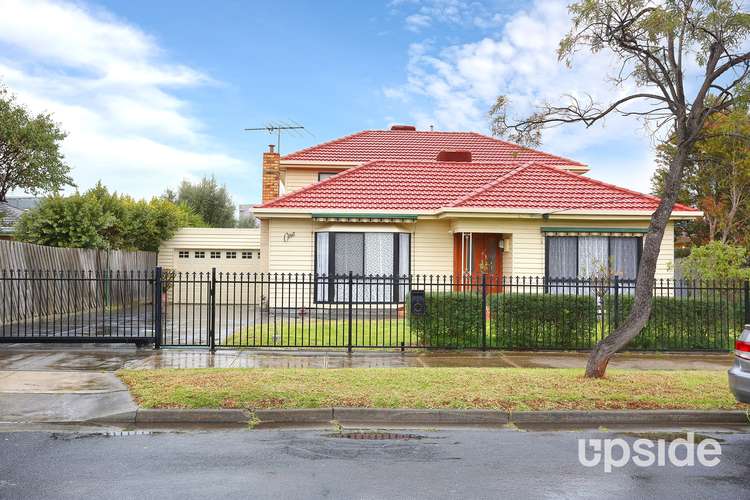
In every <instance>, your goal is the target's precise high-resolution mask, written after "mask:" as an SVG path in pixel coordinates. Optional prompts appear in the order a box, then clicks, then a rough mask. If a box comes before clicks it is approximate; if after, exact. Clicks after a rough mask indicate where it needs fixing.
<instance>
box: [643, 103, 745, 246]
mask: <svg viewBox="0 0 750 500" xmlns="http://www.w3.org/2000/svg"><path fill="white" fill-rule="evenodd" d="M675 149H676V147H675V144H674V141H670V142H667V143H665V144H662V145H660V146H659V148H658V161H659V167H658V168H657V170H656V172H655V173H654V177H653V178H652V184H653V190H654V193H655V194H658V195H661V194H662V193H663V190H664V181H665V179H666V175H667V172H668V170H669V162H670V160H671V158H672V156H673V155H674V152H675ZM678 200H679V201H680V202H682V203H687V204H690V205H693V206H697V207H699V208H700V209H701V210H703V212H704V214H705V215H704V217H703V218H702V219H701V220H698V221H696V222H695V223H693V224H691V225H690V226H689V231H690V233H691V234H692V237H693V239H694V240H696V241H697V242H699V243H702V242H705V241H713V240H719V241H722V242H724V243H729V242H733V243H737V244H745V245H747V244H748V243H750V114H748V107H747V105H746V104H745V103H742V104H741V105H739V106H736V107H735V108H734V109H732V110H730V111H726V112H722V113H717V114H714V115H712V116H711V117H709V118H708V119H707V121H706V124H705V125H704V132H703V134H702V137H701V139H700V140H699V141H697V142H696V144H695V148H694V149H693V151H692V153H691V154H690V156H689V157H688V161H687V163H686V168H685V173H684V181H683V184H682V189H681V190H680V192H679V195H678Z"/></svg>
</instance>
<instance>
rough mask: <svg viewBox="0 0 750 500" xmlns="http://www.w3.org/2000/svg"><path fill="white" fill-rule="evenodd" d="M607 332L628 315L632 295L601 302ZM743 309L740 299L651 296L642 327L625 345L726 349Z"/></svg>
mask: <svg viewBox="0 0 750 500" xmlns="http://www.w3.org/2000/svg"><path fill="white" fill-rule="evenodd" d="M604 303H605V309H606V316H607V333H609V332H610V331H613V330H614V328H615V327H616V326H617V324H621V323H622V322H623V321H624V320H625V318H627V316H628V314H629V313H630V309H631V307H632V306H633V297H632V296H624V297H623V296H621V297H619V298H618V308H617V314H616V315H615V308H614V296H612V295H610V296H608V297H607V298H606V299H605V302H604ZM743 313H744V306H743V303H742V300H741V298H740V297H737V299H735V300H730V299H728V298H726V297H721V296H718V295H717V296H715V297H700V296H698V297H685V298H680V297H655V298H654V302H653V307H652V309H651V317H650V318H649V320H648V323H646V327H645V328H644V329H643V331H641V333H640V334H639V335H638V336H637V337H636V338H635V339H633V340H632V341H631V342H630V344H629V345H628V348H629V349H653V350H686V349H705V350H716V349H721V350H724V349H726V350H729V349H731V348H732V347H733V346H734V340H735V338H736V336H737V335H738V334H739V333H740V332H741V331H742V326H743Z"/></svg>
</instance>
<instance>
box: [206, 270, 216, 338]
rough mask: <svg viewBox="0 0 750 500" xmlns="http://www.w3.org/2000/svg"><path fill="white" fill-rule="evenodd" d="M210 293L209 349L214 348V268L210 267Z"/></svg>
mask: <svg viewBox="0 0 750 500" xmlns="http://www.w3.org/2000/svg"><path fill="white" fill-rule="evenodd" d="M209 294H210V295H211V301H210V302H211V306H210V318H211V319H210V323H209V324H208V348H209V349H210V350H211V351H215V350H216V268H215V267H212V268H211V286H210V288H209Z"/></svg>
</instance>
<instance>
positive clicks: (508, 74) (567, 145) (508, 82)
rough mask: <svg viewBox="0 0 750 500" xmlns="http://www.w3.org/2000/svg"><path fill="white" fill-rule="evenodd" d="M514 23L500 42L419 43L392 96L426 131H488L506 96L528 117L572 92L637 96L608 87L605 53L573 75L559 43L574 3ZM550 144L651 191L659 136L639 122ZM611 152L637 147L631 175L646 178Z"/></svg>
mask: <svg viewBox="0 0 750 500" xmlns="http://www.w3.org/2000/svg"><path fill="white" fill-rule="evenodd" d="M506 21H507V22H506V23H505V24H504V25H503V27H502V28H501V29H500V30H499V34H498V36H497V37H486V38H483V39H481V40H479V41H476V42H472V43H465V44H460V45H453V46H449V47H445V48H442V49H435V48H434V42H428V43H415V44H412V46H411V47H410V48H409V63H408V66H407V68H406V72H407V78H406V83H405V84H402V85H396V86H391V87H387V88H385V89H383V90H384V95H385V96H386V97H388V98H390V99H393V100H399V101H400V102H401V103H403V104H404V107H405V108H406V109H408V110H409V112H410V114H411V116H412V118H413V119H414V121H415V122H416V125H417V126H418V127H419V128H426V127H428V126H429V125H435V126H436V127H437V128H438V129H443V130H467V129H468V130H480V131H484V132H487V131H488V120H487V115H486V113H487V111H488V110H489V108H490V106H491V105H492V103H493V102H494V100H495V99H496V98H497V96H498V95H506V96H508V97H509V98H510V100H511V103H512V109H513V111H514V114H517V115H518V116H526V115H528V113H530V112H531V111H532V110H533V109H534V106H535V105H537V104H539V103H540V102H542V101H549V102H560V98H561V96H562V95H564V94H572V95H577V96H582V95H583V94H584V93H585V92H587V93H590V94H591V95H592V96H593V97H594V99H596V100H601V101H604V102H606V101H608V100H610V99H612V98H614V97H616V96H618V95H622V94H624V93H625V92H627V91H629V90H630V89H629V88H614V87H612V86H611V85H610V83H609V82H608V81H607V79H606V75H607V74H608V73H610V72H612V70H614V67H615V66H614V60H613V59H611V57H610V56H609V55H608V54H606V53H604V52H602V53H599V54H585V55H582V56H581V57H578V58H577V59H576V60H575V61H574V63H573V68H572V69H570V68H567V67H566V66H565V65H564V64H563V63H560V62H559V61H558V60H557V45H558V42H559V40H560V39H561V38H562V37H563V35H564V34H565V33H566V32H567V30H568V29H569V27H570V17H569V14H568V11H567V2H566V1H564V0H537V1H535V2H534V3H533V5H532V6H530V7H529V8H528V9H527V10H523V11H520V12H517V13H516V14H515V15H513V16H512V17H510V18H508V19H507V20H506ZM543 139H544V141H543V149H545V150H547V151H550V152H552V153H556V154H559V155H562V156H569V157H573V158H575V159H579V160H582V161H587V159H588V161H589V163H590V164H591V167H592V174H594V176H596V177H598V178H602V179H604V180H608V181H611V182H615V181H618V182H619V181H621V180H627V181H628V182H627V184H626V185H628V186H629V187H633V188H636V189H640V190H648V188H649V177H650V171H651V170H652V168H653V163H652V155H651V154H650V149H651V138H650V134H649V133H648V132H647V131H645V130H644V129H643V126H642V124H641V123H640V122H638V121H637V120H635V119H629V118H622V117H616V116H612V117H610V118H608V119H607V120H606V121H605V122H604V124H603V125H597V126H594V127H592V128H591V129H584V128H583V126H577V125H576V126H565V127H557V128H552V129H549V130H547V131H545V133H544V136H543ZM623 146H626V147H623ZM608 147H611V148H612V149H613V150H614V149H620V150H622V149H624V150H627V149H628V148H632V149H631V151H632V154H631V155H630V159H631V160H632V165H633V166H632V170H631V173H636V172H637V173H639V174H640V175H638V176H637V177H633V176H631V177H630V178H628V177H627V176H623V175H621V172H622V169H621V165H622V164H623V161H622V160H623V158H622V157H621V156H618V157H617V160H616V161H615V160H613V159H612V158H607V157H606V155H605V154H604V153H606V149H607V148H608Z"/></svg>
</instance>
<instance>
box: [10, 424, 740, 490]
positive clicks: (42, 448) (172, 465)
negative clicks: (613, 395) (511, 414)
mask: <svg viewBox="0 0 750 500" xmlns="http://www.w3.org/2000/svg"><path fill="white" fill-rule="evenodd" d="M329 432H331V430H328V429H324V430H312V429H308V430H252V431H250V430H229V431H193V432H163V433H155V434H140V433H127V432H126V433H124V434H118V433H116V432H115V433H113V434H112V435H101V434H96V433H86V432H81V433H68V432H60V433H50V432H7V433H2V434H0V498H3V499H13V498H97V499H104V498H117V499H122V498H139V499H140V498H181V499H184V498H306V499H307V498H461V499H464V498H597V499H598V498H660V499H667V498H679V499H683V500H684V499H686V498H691V499H693V498H722V499H729V498H732V499H735V498H750V480H748V477H750V475H749V473H750V434H744V433H741V432H734V433H731V432H724V431H717V430H714V431H703V432H704V433H705V434H708V435H710V436H712V437H716V438H719V439H721V440H723V442H722V456H721V462H720V464H719V465H718V466H716V467H713V468H706V467H702V466H699V465H696V466H694V467H684V468H677V467H673V466H666V467H657V466H653V467H650V468H641V467H637V466H635V465H633V464H632V463H631V464H630V465H628V466H625V467H623V468H620V469H615V470H614V471H613V472H611V473H605V472H604V470H603V467H602V466H599V467H596V468H587V467H584V466H582V465H581V464H580V463H579V461H578V458H577V457H578V451H577V447H578V445H577V439H578V438H580V437H610V438H612V437H617V436H618V434H617V432H614V431H609V432H606V433H604V432H597V431H593V432H580V431H579V432H565V431H555V432H521V431H516V430H509V429H507V430H506V429H503V430H488V429H478V430H435V429H430V430H424V429H423V430H411V431H406V432H413V433H417V434H419V435H422V436H424V438H423V439H413V440H391V441H363V440H350V439H343V438H340V437H328V436H327V435H326V434H328V433H329ZM627 439H628V440H630V441H632V439H634V438H633V437H632V436H631V437H627Z"/></svg>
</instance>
